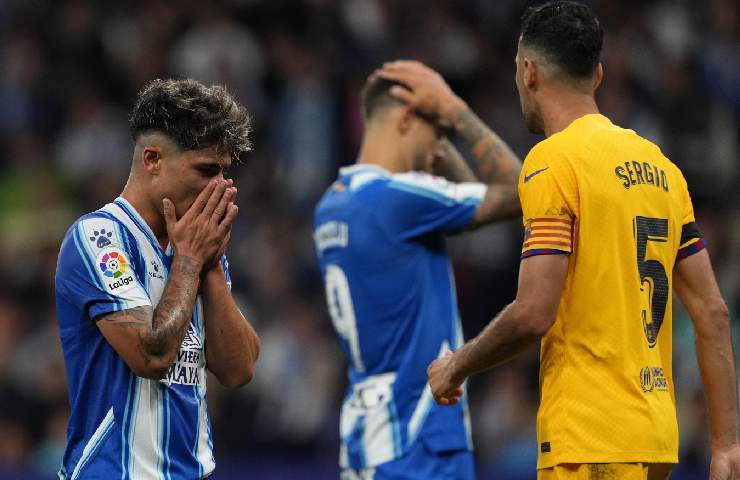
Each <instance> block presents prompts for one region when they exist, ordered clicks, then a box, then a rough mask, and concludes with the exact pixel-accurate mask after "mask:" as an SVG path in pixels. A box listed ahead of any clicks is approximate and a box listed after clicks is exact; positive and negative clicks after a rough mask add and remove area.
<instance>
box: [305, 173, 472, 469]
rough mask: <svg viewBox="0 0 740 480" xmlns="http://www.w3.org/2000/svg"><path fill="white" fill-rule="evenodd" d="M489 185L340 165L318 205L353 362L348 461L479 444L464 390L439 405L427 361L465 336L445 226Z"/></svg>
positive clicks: (345, 442)
mask: <svg viewBox="0 0 740 480" xmlns="http://www.w3.org/2000/svg"><path fill="white" fill-rule="evenodd" d="M485 192H486V186H485V185H484V184H481V183H450V182H447V181H446V180H444V179H442V178H438V177H434V176H431V175H428V174H426V173H420V172H409V173H401V174H390V173H389V172H387V171H386V170H384V169H382V168H380V167H378V166H375V165H369V164H358V165H354V166H351V167H346V168H342V169H341V170H340V175H339V179H338V180H337V181H336V182H335V183H334V184H333V185H332V186H331V187H330V188H329V189H328V190H327V192H326V193H325V194H324V196H323V198H322V199H321V201H320V202H319V204H318V206H317V207H316V212H315V219H314V221H315V230H314V243H315V246H316V252H317V256H318V260H319V264H320V267H321V271H322V274H323V276H324V280H325V286H326V296H327V303H328V307H329V313H330V315H331V317H332V321H333V323H334V327H335V330H336V331H337V334H338V336H339V338H340V343H341V345H342V348H343V350H344V352H345V355H346V358H347V361H348V363H349V381H350V385H349V388H348V391H347V393H346V397H345V401H344V405H343V407H342V413H341V419H340V430H341V431H340V435H341V442H342V443H341V447H340V465H341V466H342V467H344V468H346V467H349V468H353V469H361V468H367V467H373V466H376V465H379V464H382V463H385V462H388V461H391V460H394V459H397V458H399V457H400V456H401V455H403V453H404V452H405V451H406V450H407V449H408V448H409V447H410V446H411V445H412V444H413V443H414V442H415V441H423V442H425V444H426V446H427V447H428V448H429V449H430V450H432V451H436V452H442V451H452V450H467V449H472V443H471V441H470V427H469V420H468V413H467V405H466V401H465V397H463V401H462V402H461V404H458V405H456V406H453V407H440V406H437V405H436V404H435V403H434V399H433V397H432V394H431V391H430V389H429V386H428V385H427V375H426V369H427V366H428V365H429V363H430V362H431V361H432V360H434V359H435V358H437V357H439V356H441V355H443V354H444V352H445V351H446V350H448V349H455V348H458V347H459V346H461V345H462V343H463V338H462V329H461V325H460V319H459V314H458V310H457V300H456V296H455V285H454V280H453V276H452V268H451V265H450V261H449V258H448V256H447V253H446V249H445V241H444V234H447V233H454V232H457V231H460V230H462V229H464V228H465V227H466V226H468V225H469V224H470V222H471V221H472V219H473V216H474V214H475V211H476V209H477V207H478V205H479V204H480V202H481V200H482V198H483V196H484V195H485Z"/></svg>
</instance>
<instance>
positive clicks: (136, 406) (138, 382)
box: [126, 377, 142, 479]
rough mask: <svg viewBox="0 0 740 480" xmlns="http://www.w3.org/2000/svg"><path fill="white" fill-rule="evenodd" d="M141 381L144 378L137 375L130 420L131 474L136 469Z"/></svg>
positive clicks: (129, 467) (129, 465)
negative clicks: (135, 457) (136, 432)
mask: <svg viewBox="0 0 740 480" xmlns="http://www.w3.org/2000/svg"><path fill="white" fill-rule="evenodd" d="M141 381H142V379H141V378H139V377H136V386H135V387H134V398H133V399H132V400H133V407H134V408H133V409H132V410H131V419H130V420H129V432H128V451H129V459H128V470H129V472H131V473H129V475H131V474H132V473H133V471H134V429H133V427H134V425H136V417H137V416H138V414H139V402H138V400H139V395H140V393H141ZM126 478H127V479H128V478H130V477H129V476H126Z"/></svg>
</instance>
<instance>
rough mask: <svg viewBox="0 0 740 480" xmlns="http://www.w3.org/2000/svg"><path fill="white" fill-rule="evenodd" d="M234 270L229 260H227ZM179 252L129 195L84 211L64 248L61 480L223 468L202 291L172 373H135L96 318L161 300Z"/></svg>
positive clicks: (59, 286)
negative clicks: (216, 450) (210, 397)
mask: <svg viewBox="0 0 740 480" xmlns="http://www.w3.org/2000/svg"><path fill="white" fill-rule="evenodd" d="M222 261H223V263H224V268H225V270H226V272H227V281H229V279H228V269H227V265H226V259H225V258H224V259H223V260H222ZM171 262H172V251H171V248H168V250H167V251H163V250H162V248H161V247H160V246H159V244H158V243H157V239H156V238H155V237H154V234H153V232H152V231H151V229H150V228H149V226H148V225H147V224H146V223H145V222H144V220H143V219H142V218H141V217H140V216H139V214H138V213H137V212H136V211H135V210H134V208H133V207H132V206H131V204H129V203H128V202H127V201H126V200H124V199H122V198H117V199H116V200H115V201H114V202H113V203H109V204H108V205H106V206H105V207H103V208H101V209H100V210H97V211H95V212H92V213H89V214H87V215H85V216H83V217H81V218H80V219H79V220H77V222H75V224H74V225H72V227H71V228H70V229H69V230H68V232H67V235H66V236H65V239H64V242H63V243H62V247H61V251H60V252H59V260H58V264H57V272H56V298H57V316H58V320H59V329H60V334H61V339H62V347H63V350H64V360H65V365H66V369H67V380H68V385H69V400H70V405H71V410H72V411H71V417H70V420H69V426H68V428H67V448H66V451H65V453H64V459H63V464H62V468H61V470H60V472H59V476H60V478H62V479H65V480H66V479H70V480H75V479H77V478H105V479H107V480H111V479H122V480H123V479H135V480H140V479H145V480H149V479H162V480H164V479H172V480H175V479H188V480H192V479H197V478H204V477H206V476H208V475H209V474H210V473H211V472H212V471H213V469H214V468H215V462H214V459H213V444H212V436H211V426H210V421H209V418H208V413H207V411H206V370H205V366H206V365H205V350H204V346H205V331H204V324H203V306H202V302H201V298H200V296H198V298H197V301H196V303H195V306H194V308H193V317H192V320H191V323H190V326H189V329H188V332H187V335H186V336H185V339H184V341H183V343H182V345H181V347H180V351H179V353H178V355H177V360H176V361H175V363H174V364H173V365H172V367H171V368H170V370H169V372H168V374H167V377H166V378H165V379H162V380H160V381H157V380H149V379H146V378H141V377H137V376H136V375H135V374H134V373H133V372H132V371H131V370H130V369H129V368H128V366H127V365H126V363H125V362H124V360H123V359H122V358H121V357H120V356H119V355H118V354H117V353H116V352H115V350H113V348H112V347H111V345H110V344H109V343H108V342H107V341H106V339H105V338H104V337H103V335H102V334H101V333H100V330H99V329H98V327H97V326H96V324H95V318H96V317H98V316H99V315H103V314H106V313H110V312H115V311H120V310H126V309H130V308H134V307H138V306H144V305H146V306H152V307H155V306H156V305H157V303H158V302H159V299H160V297H161V296H162V292H163V290H164V286H165V283H166V281H167V276H168V272H169V268H170V266H171Z"/></svg>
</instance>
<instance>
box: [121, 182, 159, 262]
mask: <svg viewBox="0 0 740 480" xmlns="http://www.w3.org/2000/svg"><path fill="white" fill-rule="evenodd" d="M113 203H115V204H116V205H117V206H118V207H120V208H121V210H123V211H124V212H125V213H126V215H128V216H129V218H130V219H131V221H132V222H134V224H135V225H136V226H137V227H139V230H141V233H143V234H144V236H145V237H146V238H147V239H148V240H149V243H150V244H151V245H152V248H154V251H155V252H157V253H159V254H160V256H162V247H160V246H159V243H158V242H157V239H156V238H153V237H152V235H153V234H152V229H151V228H149V226H147V225H145V224H142V222H141V220H140V218H141V217H140V215H139V214H138V213H136V212H135V211H132V209H131V208H129V203H128V202H127V201H126V200H125V199H123V198H120V197H119V198H116V199H115V200H114V201H113Z"/></svg>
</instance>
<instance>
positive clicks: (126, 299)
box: [56, 217, 151, 319]
mask: <svg viewBox="0 0 740 480" xmlns="http://www.w3.org/2000/svg"><path fill="white" fill-rule="evenodd" d="M127 245H128V242H126V241H125V237H123V235H122V231H121V227H120V225H119V224H118V223H117V222H115V221H113V220H110V219H108V218H102V217H93V218H87V219H83V220H81V221H79V222H78V223H77V224H76V225H75V226H73V227H72V228H71V229H70V230H69V232H68V233H67V235H66V237H65V239H64V242H63V243H62V247H61V250H60V252H59V260H58V263H57V275H56V290H57V295H62V296H64V297H65V298H66V300H67V301H68V302H69V303H71V304H73V305H76V306H78V307H79V308H80V309H81V310H82V311H84V312H85V313H86V314H87V315H88V317H89V318H91V319H93V318H95V317H98V316H100V315H104V314H106V313H110V312H114V311H120V310H127V309H130V308H134V307H139V306H145V305H146V306H151V300H150V299H149V296H148V295H147V294H146V292H145V290H144V288H143V287H142V285H141V282H140V281H139V279H138V278H137V276H136V275H135V272H134V263H133V262H132V258H133V252H132V251H131V248H127Z"/></svg>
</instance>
